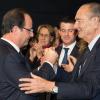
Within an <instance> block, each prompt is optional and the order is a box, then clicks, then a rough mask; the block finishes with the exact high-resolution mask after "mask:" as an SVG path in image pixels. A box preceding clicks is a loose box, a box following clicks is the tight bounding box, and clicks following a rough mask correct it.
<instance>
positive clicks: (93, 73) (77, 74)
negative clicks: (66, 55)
mask: <svg viewBox="0 0 100 100" xmlns="http://www.w3.org/2000/svg"><path fill="white" fill-rule="evenodd" d="M75 19H76V22H75V28H77V30H78V32H79V33H78V36H79V37H80V38H82V39H84V40H85V41H87V42H88V48H87V50H86V52H85V53H84V54H83V56H82V57H81V58H80V59H79V60H78V61H77V63H76V65H75V66H76V67H75V69H74V73H73V77H72V79H71V81H69V82H50V81H47V80H45V79H42V78H40V77H38V76H35V75H32V76H33V79H32V78H28V79H27V78H25V79H20V81H25V82H26V81H27V82H30V84H32V85H31V86H30V84H25V83H24V84H21V85H19V86H20V87H22V88H21V89H22V90H26V93H27V94H31V93H36V92H48V91H50V92H53V93H56V95H57V99H58V100H68V99H69V100H100V4H98V3H88V4H84V5H82V6H81V7H80V8H79V10H78V11H77V13H76V16H75ZM87 51H88V53H87ZM84 58H85V59H84ZM67 67H73V64H72V63H71V61H70V59H69V64H68V65H67ZM37 82H41V83H43V84H41V86H38V83H37ZM34 85H35V86H34ZM32 86H34V87H32ZM29 87H30V88H31V89H32V90H31V91H29V90H28V88H29Z"/></svg>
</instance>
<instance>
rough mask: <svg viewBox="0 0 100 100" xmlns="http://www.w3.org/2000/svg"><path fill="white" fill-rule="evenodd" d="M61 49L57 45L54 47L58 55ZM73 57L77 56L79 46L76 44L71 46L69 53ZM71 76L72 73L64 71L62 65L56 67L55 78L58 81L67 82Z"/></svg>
mask: <svg viewBox="0 0 100 100" xmlns="http://www.w3.org/2000/svg"><path fill="white" fill-rule="evenodd" d="M61 50H62V46H59V47H57V48H56V51H57V53H58V55H59V56H60V53H61ZM70 55H72V56H74V57H75V58H78V57H79V46H78V45H77V44H76V45H75V47H74V48H73V50H72V52H71V54H70ZM70 78H72V73H69V72H66V71H65V70H64V69H63V68H62V67H58V69H57V74H56V78H55V80H56V81H58V82H67V81H69V80H70Z"/></svg>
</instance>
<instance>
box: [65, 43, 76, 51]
mask: <svg viewBox="0 0 100 100" xmlns="http://www.w3.org/2000/svg"><path fill="white" fill-rule="evenodd" d="M75 45H76V41H75V42H73V43H72V44H70V45H68V46H65V45H64V44H63V48H69V49H70V50H71V49H73V48H74V46H75Z"/></svg>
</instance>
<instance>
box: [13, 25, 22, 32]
mask: <svg viewBox="0 0 100 100" xmlns="http://www.w3.org/2000/svg"><path fill="white" fill-rule="evenodd" d="M18 31H20V28H19V27H18V26H13V28H12V30H11V32H14V33H15V32H18Z"/></svg>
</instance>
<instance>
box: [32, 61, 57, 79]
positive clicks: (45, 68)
mask: <svg viewBox="0 0 100 100" xmlns="http://www.w3.org/2000/svg"><path fill="white" fill-rule="evenodd" d="M33 73H34V74H36V75H38V76H41V77H43V78H45V79H47V80H54V78H55V72H54V70H53V68H52V67H51V65H50V64H49V63H47V62H45V63H44V64H43V65H42V66H41V68H40V69H39V70H34V71H33Z"/></svg>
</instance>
